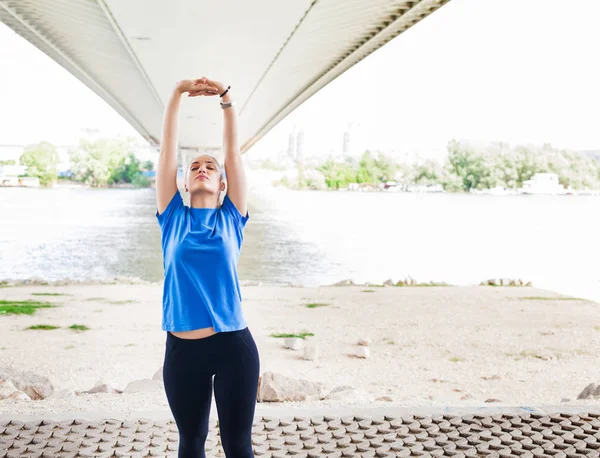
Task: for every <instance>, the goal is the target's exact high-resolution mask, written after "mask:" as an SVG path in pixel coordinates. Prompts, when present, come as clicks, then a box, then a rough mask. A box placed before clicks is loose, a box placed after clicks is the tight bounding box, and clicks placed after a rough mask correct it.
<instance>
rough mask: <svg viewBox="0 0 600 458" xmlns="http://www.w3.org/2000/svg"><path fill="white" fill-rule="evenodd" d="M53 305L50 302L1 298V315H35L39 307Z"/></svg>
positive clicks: (50, 306)
mask: <svg viewBox="0 0 600 458" xmlns="http://www.w3.org/2000/svg"><path fill="white" fill-rule="evenodd" d="M53 307H55V305H52V304H51V303H50V302H37V301H6V300H0V315H33V314H34V313H35V312H36V310H37V309H47V308H53Z"/></svg>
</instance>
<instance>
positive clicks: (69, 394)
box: [46, 390, 75, 399]
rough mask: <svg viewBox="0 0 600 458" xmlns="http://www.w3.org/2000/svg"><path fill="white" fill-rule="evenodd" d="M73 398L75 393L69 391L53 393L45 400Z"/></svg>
mask: <svg viewBox="0 0 600 458" xmlns="http://www.w3.org/2000/svg"><path fill="white" fill-rule="evenodd" d="M73 397H75V392H74V391H71V390H60V391H55V392H54V393H52V394H51V395H50V396H48V397H47V398H46V399H69V398H73Z"/></svg>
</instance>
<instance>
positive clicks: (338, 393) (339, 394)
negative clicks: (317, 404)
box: [325, 385, 373, 402]
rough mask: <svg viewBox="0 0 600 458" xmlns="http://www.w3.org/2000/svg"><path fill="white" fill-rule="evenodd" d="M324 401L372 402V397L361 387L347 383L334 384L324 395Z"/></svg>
mask: <svg viewBox="0 0 600 458" xmlns="http://www.w3.org/2000/svg"><path fill="white" fill-rule="evenodd" d="M325 400H326V401H348V402H373V397H372V396H371V395H370V394H369V393H368V392H366V391H365V390H363V389H360V388H359V389H356V388H353V387H351V386H348V385H344V386H336V387H335V388H334V389H332V390H331V392H330V393H329V394H328V395H327V396H326V397H325Z"/></svg>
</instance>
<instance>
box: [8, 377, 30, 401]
mask: <svg viewBox="0 0 600 458" xmlns="http://www.w3.org/2000/svg"><path fill="white" fill-rule="evenodd" d="M2 399H17V400H19V401H31V398H30V397H29V396H28V395H27V393H24V392H23V391H21V390H19V389H18V388H17V387H16V386H15V385H14V384H13V383H12V382H11V381H10V380H8V379H0V400H2Z"/></svg>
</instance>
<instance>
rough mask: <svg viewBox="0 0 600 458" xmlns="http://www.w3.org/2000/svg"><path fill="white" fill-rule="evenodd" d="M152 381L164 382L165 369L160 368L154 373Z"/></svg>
mask: <svg viewBox="0 0 600 458" xmlns="http://www.w3.org/2000/svg"><path fill="white" fill-rule="evenodd" d="M152 380H160V381H161V382H162V380H163V367H162V366H160V367H159V368H158V370H157V371H156V372H155V373H154V375H153V376H152Z"/></svg>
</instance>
